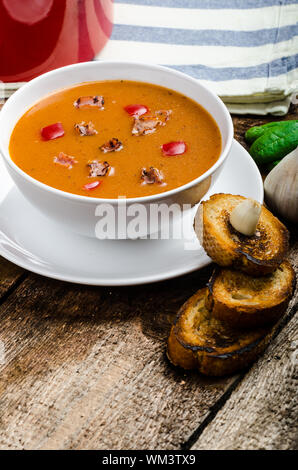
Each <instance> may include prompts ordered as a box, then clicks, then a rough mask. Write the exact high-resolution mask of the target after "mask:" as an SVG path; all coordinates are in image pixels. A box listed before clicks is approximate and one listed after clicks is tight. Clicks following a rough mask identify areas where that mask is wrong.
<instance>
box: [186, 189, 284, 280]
mask: <svg viewBox="0 0 298 470" xmlns="http://www.w3.org/2000/svg"><path fill="white" fill-rule="evenodd" d="M243 200H245V198H244V197H243V196H234V195H232V194H214V195H213V196H211V197H210V199H209V200H208V201H204V202H202V203H201V204H200V206H199V209H198V212H197V214H196V217H195V231H196V234H197V236H198V238H199V240H200V243H201V245H202V246H203V247H204V249H205V250H206V252H207V254H208V255H209V256H210V258H212V260H213V261H215V263H217V264H219V265H220V266H233V267H234V268H236V269H240V270H241V271H244V272H247V273H248V274H251V275H252V276H263V275H265V274H268V273H271V272H273V271H274V270H275V269H276V268H277V267H278V266H279V265H280V263H281V262H282V261H283V260H284V258H285V256H286V253H287V251H288V248H289V233H288V231H287V229H286V227H285V226H284V225H283V224H282V223H281V222H280V221H279V220H278V219H277V218H276V217H274V216H273V215H272V214H271V212H269V211H268V210H267V209H266V208H265V207H263V206H262V211H261V215H260V219H259V223H258V225H257V229H256V232H255V234H254V235H252V236H250V237H249V236H246V235H242V234H241V233H239V232H237V231H236V230H235V229H234V228H233V227H232V225H231V224H230V221H229V219H230V214H231V211H232V210H233V209H234V207H236V205H238V204H239V203H240V202H242V201H243Z"/></svg>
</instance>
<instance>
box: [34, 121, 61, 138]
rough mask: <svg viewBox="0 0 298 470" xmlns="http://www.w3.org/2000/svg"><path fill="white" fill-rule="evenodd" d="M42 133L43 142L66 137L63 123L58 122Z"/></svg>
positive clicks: (45, 128)
mask: <svg viewBox="0 0 298 470" xmlns="http://www.w3.org/2000/svg"><path fill="white" fill-rule="evenodd" d="M40 133H41V137H42V138H43V140H53V139H58V137H62V136H64V129H63V126H62V124H61V122H56V123H55V124H51V125H50V126H46V127H43V128H42V129H41V131H40Z"/></svg>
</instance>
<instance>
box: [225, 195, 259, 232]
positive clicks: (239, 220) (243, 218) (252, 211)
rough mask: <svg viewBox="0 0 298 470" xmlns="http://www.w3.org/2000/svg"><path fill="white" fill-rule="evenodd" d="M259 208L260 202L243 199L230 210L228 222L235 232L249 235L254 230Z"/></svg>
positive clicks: (257, 220)
mask: <svg viewBox="0 0 298 470" xmlns="http://www.w3.org/2000/svg"><path fill="white" fill-rule="evenodd" d="M261 210H262V207H261V204H259V203H258V202H257V201H254V200H253V199H245V200H244V201H243V202H240V204H238V205H237V206H236V207H234V209H233V210H232V212H231V214H230V223H231V225H232V226H233V227H234V229H235V230H237V232H240V233H242V234H243V235H247V236H251V235H253V234H254V233H255V231H256V228H257V225H258V222H259V218H260V215H261Z"/></svg>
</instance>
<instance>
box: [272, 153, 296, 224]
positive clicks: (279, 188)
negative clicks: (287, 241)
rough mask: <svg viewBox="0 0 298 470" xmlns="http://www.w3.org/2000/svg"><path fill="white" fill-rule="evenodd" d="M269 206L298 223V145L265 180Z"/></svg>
mask: <svg viewBox="0 0 298 470" xmlns="http://www.w3.org/2000/svg"><path fill="white" fill-rule="evenodd" d="M264 189H265V199H266V203H267V204H268V206H269V207H270V208H271V209H272V210H273V211H276V212H277V213H278V214H280V215H281V216H282V217H284V218H285V219H288V220H291V221H292V222H294V223H298V147H297V148H296V149H295V150H293V152H291V153H289V154H288V155H286V156H285V157H284V158H283V159H282V161H281V162H280V163H279V164H278V165H276V167H274V168H273V170H271V171H270V173H269V174H268V176H267V177H266V179H265V181H264Z"/></svg>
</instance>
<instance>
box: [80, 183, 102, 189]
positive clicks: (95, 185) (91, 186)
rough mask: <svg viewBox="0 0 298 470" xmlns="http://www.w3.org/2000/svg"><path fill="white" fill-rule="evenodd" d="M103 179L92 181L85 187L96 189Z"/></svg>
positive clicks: (84, 187)
mask: <svg viewBox="0 0 298 470" xmlns="http://www.w3.org/2000/svg"><path fill="white" fill-rule="evenodd" d="M101 183H102V181H92V183H87V184H85V185H84V186H83V189H85V190H86V191H90V190H91V189H96V188H98V186H100V185H101Z"/></svg>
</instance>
